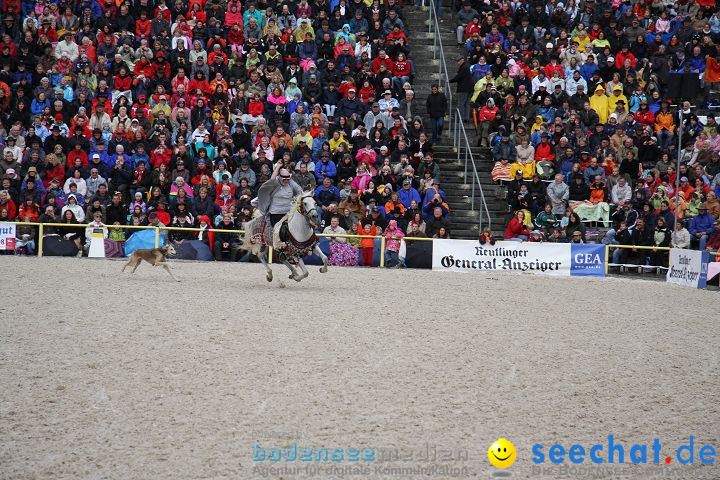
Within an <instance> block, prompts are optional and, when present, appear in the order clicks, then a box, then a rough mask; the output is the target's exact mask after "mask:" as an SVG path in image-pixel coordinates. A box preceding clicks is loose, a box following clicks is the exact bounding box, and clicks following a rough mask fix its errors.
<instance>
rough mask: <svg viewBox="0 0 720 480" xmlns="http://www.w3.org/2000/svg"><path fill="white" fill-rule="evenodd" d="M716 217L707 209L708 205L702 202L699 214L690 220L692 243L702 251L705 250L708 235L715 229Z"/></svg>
mask: <svg viewBox="0 0 720 480" xmlns="http://www.w3.org/2000/svg"><path fill="white" fill-rule="evenodd" d="M714 223H715V218H714V217H713V216H712V215H710V214H709V213H708V211H707V205H705V204H704V203H701V204H700V206H699V207H698V214H697V215H696V216H695V217H693V218H692V220H690V245H691V246H692V247H693V248H696V249H698V250H700V251H704V250H705V245H706V244H707V239H708V235H710V233H711V232H712V231H713V228H714V227H713V224H714Z"/></svg>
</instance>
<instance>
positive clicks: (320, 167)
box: [315, 152, 337, 182]
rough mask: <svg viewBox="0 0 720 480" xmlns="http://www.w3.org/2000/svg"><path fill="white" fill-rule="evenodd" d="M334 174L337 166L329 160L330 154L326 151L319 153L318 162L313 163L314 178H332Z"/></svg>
mask: <svg viewBox="0 0 720 480" xmlns="http://www.w3.org/2000/svg"><path fill="white" fill-rule="evenodd" d="M336 176H337V166H336V165H335V162H333V161H332V160H330V154H329V153H328V152H323V153H321V154H320V162H319V163H316V164H315V178H317V180H318V182H321V181H322V180H323V179H324V178H326V177H328V178H330V179H331V180H334V179H335V177H336Z"/></svg>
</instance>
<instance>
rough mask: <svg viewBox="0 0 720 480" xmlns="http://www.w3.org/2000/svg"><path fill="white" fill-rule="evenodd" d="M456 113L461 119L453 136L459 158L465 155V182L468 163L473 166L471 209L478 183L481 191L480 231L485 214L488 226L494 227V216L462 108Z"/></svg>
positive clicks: (466, 180)
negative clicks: (489, 207) (486, 195)
mask: <svg viewBox="0 0 720 480" xmlns="http://www.w3.org/2000/svg"><path fill="white" fill-rule="evenodd" d="M455 115H456V118H457V119H460V120H459V121H457V122H455V130H454V131H453V138H454V139H456V141H455V145H454V146H455V150H456V151H457V157H458V160H460V158H461V157H463V156H464V157H465V172H464V173H463V179H464V181H465V184H467V183H468V165H470V167H472V171H471V172H470V174H471V182H469V183H470V185H471V187H470V188H471V197H470V208H471V210H473V211H474V210H475V191H476V189H475V186H476V185H477V191H479V192H480V198H479V201H480V206H479V208H478V210H479V216H478V217H479V218H478V222H479V223H478V233H481V232H482V228H483V223H484V220H485V216H487V226H488V227H490V228H492V218H491V217H490V210H489V209H488V206H487V201H485V192H483V188H482V183H481V182H480V175H479V174H478V170H477V166H476V165H475V157H474V156H473V153H472V150H471V147H470V140H469V139H468V136H467V132H466V131H465V125H464V124H463V122H462V120H461V119H462V117H461V116H460V109H456V110H455Z"/></svg>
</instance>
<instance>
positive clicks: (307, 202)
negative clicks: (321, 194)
mask: <svg viewBox="0 0 720 480" xmlns="http://www.w3.org/2000/svg"><path fill="white" fill-rule="evenodd" d="M296 205H297V211H298V212H300V214H302V215H303V216H304V217H305V218H307V221H308V223H309V224H310V226H311V227H312V228H317V227H318V225H320V222H319V221H318V213H317V204H316V203H315V199H314V198H313V192H312V191H310V192H304V193H303V194H302V195H300V196H299V197H298V199H297V202H296Z"/></svg>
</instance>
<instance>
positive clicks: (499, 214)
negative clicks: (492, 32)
mask: <svg viewBox="0 0 720 480" xmlns="http://www.w3.org/2000/svg"><path fill="white" fill-rule="evenodd" d="M444 11H445V14H444V15H442V16H441V18H440V22H439V24H440V29H441V30H442V33H441V39H442V43H443V51H444V54H445V61H446V65H447V69H448V74H449V75H450V76H453V75H455V71H456V66H455V62H454V58H455V56H456V55H457V54H458V53H459V52H460V51H461V50H459V49H458V48H457V46H456V38H455V27H454V25H455V23H454V20H453V17H452V15H451V13H450V12H451V9H450V8H448V7H446V8H445V9H444ZM405 19H406V20H407V23H408V27H409V28H410V31H411V33H410V36H409V38H410V49H411V56H412V59H413V62H414V64H415V79H414V82H413V90H414V91H415V98H416V99H417V100H418V106H417V108H416V109H415V113H416V114H418V115H420V116H421V117H422V118H423V123H424V125H426V129H427V127H429V125H430V119H429V117H428V116H427V111H426V109H425V100H426V99H427V96H428V95H429V94H430V87H431V85H432V84H433V83H436V82H439V80H440V78H439V75H438V71H439V62H440V56H439V54H438V55H437V58H433V45H434V43H435V42H434V33H431V32H428V25H429V24H428V11H427V8H424V9H423V8H415V10H414V11H413V12H407V13H405ZM454 107H456V105H455V106H454ZM465 128H466V131H467V132H468V134H469V135H470V136H471V137H472V138H470V141H471V142H474V141H475V139H474V136H475V134H474V132H475V130H474V127H471V126H470V125H466V126H465ZM451 135H452V132H450V131H449V130H448V129H447V128H446V130H445V132H444V135H443V137H442V138H441V140H440V142H438V143H437V144H436V145H435V152H436V154H435V157H436V159H437V162H438V163H439V164H440V172H441V174H440V187H441V188H442V190H443V191H444V192H445V194H446V195H447V201H448V205H449V206H450V210H451V213H450V226H451V235H452V237H453V238H466V239H476V238H478V236H479V226H478V225H479V215H480V206H481V203H480V195H479V191H476V196H475V200H476V202H475V209H474V210H473V209H471V205H472V203H471V195H472V186H471V184H466V183H465V181H464V178H463V172H464V169H465V163H464V157H463V158H458V155H457V153H456V152H455V151H454V150H453V147H452V138H451ZM472 152H473V155H474V157H475V162H476V166H477V169H478V174H479V176H480V181H481V184H482V187H483V192H484V193H485V199H486V201H487V205H488V209H489V210H490V217H491V219H492V225H493V230H494V231H495V232H496V233H497V232H502V231H504V225H505V222H506V219H505V216H506V215H507V204H506V203H505V200H504V199H499V198H498V197H497V195H496V192H497V191H498V187H497V186H496V185H495V184H494V183H493V182H492V179H491V178H490V171H491V170H492V162H491V161H489V160H488V159H487V158H488V157H487V152H486V151H483V150H482V149H480V148H473V149H472ZM469 171H470V172H471V171H472V169H469ZM468 178H471V177H468ZM485 221H486V222H487V220H485Z"/></svg>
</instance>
